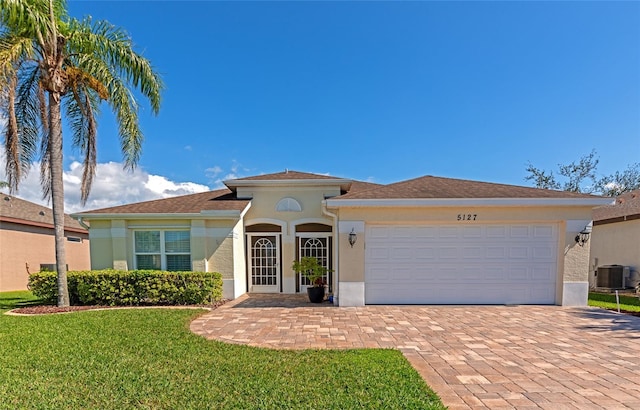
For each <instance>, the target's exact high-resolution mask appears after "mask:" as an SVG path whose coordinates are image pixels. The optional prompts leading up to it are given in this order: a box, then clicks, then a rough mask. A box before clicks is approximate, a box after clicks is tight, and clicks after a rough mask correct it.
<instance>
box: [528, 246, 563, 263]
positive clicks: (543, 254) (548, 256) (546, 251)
mask: <svg viewBox="0 0 640 410" xmlns="http://www.w3.org/2000/svg"><path fill="white" fill-rule="evenodd" d="M556 252H557V250H555V249H551V247H550V246H536V247H535V248H533V258H534V259H537V260H542V259H544V260H546V261H551V260H554V259H555V258H554V255H555V253H556Z"/></svg>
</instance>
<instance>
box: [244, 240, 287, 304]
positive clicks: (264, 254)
mask: <svg viewBox="0 0 640 410" xmlns="http://www.w3.org/2000/svg"><path fill="white" fill-rule="evenodd" d="M248 239H249V241H248V242H249V283H250V285H249V292H256V293H273V292H280V249H279V236H278V235H248Z"/></svg>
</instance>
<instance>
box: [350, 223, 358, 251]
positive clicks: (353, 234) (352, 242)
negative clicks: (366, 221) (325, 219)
mask: <svg viewBox="0 0 640 410" xmlns="http://www.w3.org/2000/svg"><path fill="white" fill-rule="evenodd" d="M357 240H358V235H357V234H356V231H355V228H351V232H349V245H351V247H352V248H353V245H355V243H356V241H357Z"/></svg>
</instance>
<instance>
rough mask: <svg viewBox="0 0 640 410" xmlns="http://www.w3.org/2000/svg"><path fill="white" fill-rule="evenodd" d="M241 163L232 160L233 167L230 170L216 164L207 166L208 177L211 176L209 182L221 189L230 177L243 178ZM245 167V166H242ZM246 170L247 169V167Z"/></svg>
mask: <svg viewBox="0 0 640 410" xmlns="http://www.w3.org/2000/svg"><path fill="white" fill-rule="evenodd" d="M241 168H242V167H241V165H240V163H238V161H236V160H235V159H234V160H231V167H230V170H229V171H225V170H224V168H222V167H221V166H219V165H215V166H213V167H211V168H207V169H206V170H205V173H206V175H207V178H209V183H210V184H211V185H212V186H213V187H214V188H215V189H219V188H224V181H226V180H229V179H237V178H241V176H240V175H241V172H240V169H241ZM242 169H244V168H242ZM245 170H246V169H245Z"/></svg>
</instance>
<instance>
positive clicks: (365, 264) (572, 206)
mask: <svg viewBox="0 0 640 410" xmlns="http://www.w3.org/2000/svg"><path fill="white" fill-rule="evenodd" d="M224 183H225V185H226V189H221V190H217V191H211V192H205V193H199V194H193V195H186V196H181V197H174V198H168V199H161V200H156V201H149V202H142V203H136V204H130V205H122V206H116V207H111V208H105V209H99V210H94V211H87V212H82V213H78V214H76V215H73V216H74V217H76V218H78V219H79V220H80V221H81V222H82V221H90V224H91V228H90V231H89V236H90V239H91V264H92V268H94V269H102V268H112V267H113V268H116V269H132V268H133V269H135V268H138V269H169V270H185V269H193V270H196V271H217V272H220V273H222V275H223V280H224V289H223V292H224V296H225V297H226V298H231V299H233V298H236V297H238V296H240V295H242V294H244V293H246V292H250V293H251V292H274V293H298V292H304V291H305V289H306V287H307V286H308V285H309V284H308V283H307V282H306V281H305V280H306V279H305V278H304V277H301V276H300V275H299V274H296V273H295V272H294V271H293V270H292V268H291V264H292V262H293V261H294V260H295V259H298V258H300V257H303V256H314V257H317V258H319V259H320V260H321V261H322V263H324V264H325V265H326V266H327V267H328V268H331V269H332V270H333V272H332V273H331V274H329V275H328V278H327V281H328V292H331V293H332V294H333V296H334V303H335V302H336V301H337V303H338V304H339V305H340V306H361V305H365V304H558V305H584V304H586V301H587V292H588V272H589V246H588V242H587V243H586V244H578V243H576V241H575V240H574V238H575V237H576V235H577V233H578V232H580V231H582V230H583V229H584V228H585V227H586V226H588V225H589V224H590V223H591V212H592V208H593V207H595V206H599V205H603V204H605V203H609V202H610V201H609V200H608V199H603V198H601V197H595V196H591V195H584V194H578V193H570V192H559V191H551V190H541V189H535V188H528V187H521V186H511V185H502V184H494V183H486V182H476V181H466V180H457V179H449V178H439V177H433V176H424V177H421V178H416V179H412V180H408V181H403V182H398V183H394V184H389V185H378V184H371V183H366V182H361V181H354V180H351V179H345V178H336V177H332V176H326V175H317V174H310V173H304V172H297V171H289V170H286V171H284V172H280V173H273V174H268V175H259V176H253V177H248V178H238V179H232V180H228V181H225V182H224Z"/></svg>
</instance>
